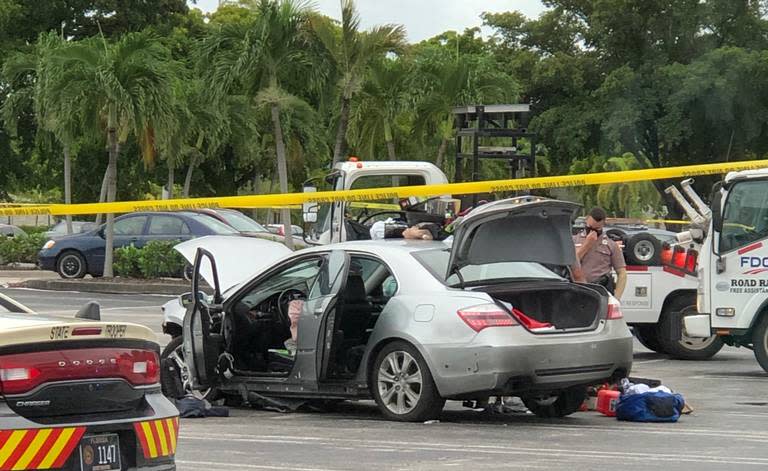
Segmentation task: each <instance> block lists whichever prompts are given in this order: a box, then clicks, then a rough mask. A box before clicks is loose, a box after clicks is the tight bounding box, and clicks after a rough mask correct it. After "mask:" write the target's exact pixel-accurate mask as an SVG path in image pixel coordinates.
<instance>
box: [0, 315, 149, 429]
mask: <svg viewBox="0 0 768 471" xmlns="http://www.w3.org/2000/svg"><path fill="white" fill-rule="evenodd" d="M159 368H160V364H159V346H158V344H157V342H156V338H155V335H154V333H153V332H152V331H151V330H150V329H149V328H147V327H144V326H140V325H135V324H127V323H109V322H87V321H81V320H72V321H70V320H68V319H58V318H52V317H44V316H39V315H36V314H3V315H2V316H0V391H1V393H2V395H3V397H4V398H5V400H6V402H7V403H8V406H9V407H10V408H11V409H12V410H13V411H14V412H16V413H17V414H19V415H21V416H23V417H26V418H28V419H30V420H34V421H36V422H39V423H47V424H54V423H63V422H76V421H85V420H109V419H118V418H127V417H142V416H144V415H148V414H151V408H150V407H149V405H148V404H147V403H146V400H145V397H144V395H145V391H146V388H158V387H159Z"/></svg>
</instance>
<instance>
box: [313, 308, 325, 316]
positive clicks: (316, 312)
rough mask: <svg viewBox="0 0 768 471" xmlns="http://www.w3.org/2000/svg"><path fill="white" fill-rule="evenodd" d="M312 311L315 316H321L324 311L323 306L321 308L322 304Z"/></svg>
mask: <svg viewBox="0 0 768 471" xmlns="http://www.w3.org/2000/svg"><path fill="white" fill-rule="evenodd" d="M313 312H314V313H315V315H316V316H322V315H323V313H324V312H325V308H323V307H322V306H320V307H316V308H315V310H314V311H313Z"/></svg>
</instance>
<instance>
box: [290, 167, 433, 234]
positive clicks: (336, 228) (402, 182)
mask: <svg viewBox="0 0 768 471" xmlns="http://www.w3.org/2000/svg"><path fill="white" fill-rule="evenodd" d="M326 183H327V184H329V185H330V189H332V190H334V191H342V190H362V189H374V188H391V187H401V186H418V185H439V184H444V183H448V178H447V177H446V176H445V174H444V173H443V172H442V171H441V170H440V169H439V168H437V167H436V166H435V165H433V164H431V163H429V162H407V161H402V162H401V161H390V162H375V161H372V162H368V161H361V160H359V159H357V158H355V157H352V158H350V159H349V160H348V161H347V162H339V163H338V164H336V165H335V166H334V169H333V172H331V173H330V174H329V175H328V176H327V177H326ZM304 191H305V192H313V191H317V189H316V187H314V186H310V185H306V184H305V186H304ZM400 212H401V209H400V207H399V206H398V205H397V195H394V194H393V197H392V198H388V199H381V200H375V201H365V202H346V201H336V202H334V203H321V204H317V203H306V204H304V208H303V213H304V222H307V223H313V226H312V228H311V230H310V231H309V233H308V234H307V240H308V241H309V242H311V243H315V244H330V243H334V242H343V241H346V240H356V239H358V238H367V237H365V234H367V233H368V232H367V231H368V229H369V228H370V226H371V225H372V224H373V223H374V222H376V221H379V220H382V219H386V218H388V217H392V216H394V215H397V214H400Z"/></svg>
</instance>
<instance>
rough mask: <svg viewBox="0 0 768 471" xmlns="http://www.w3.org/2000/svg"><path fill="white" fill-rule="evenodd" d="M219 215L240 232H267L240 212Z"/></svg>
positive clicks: (227, 212) (226, 212)
mask: <svg viewBox="0 0 768 471" xmlns="http://www.w3.org/2000/svg"><path fill="white" fill-rule="evenodd" d="M219 215H220V216H221V217H222V218H224V220H225V221H227V224H229V225H230V226H232V227H234V228H235V229H236V230H238V231H240V232H269V231H267V229H266V228H265V227H264V226H262V225H261V224H259V223H258V222H256V221H254V220H253V219H251V218H249V217H248V216H246V215H245V214H242V213H240V212H237V211H232V212H230V211H221V212H220V213H219Z"/></svg>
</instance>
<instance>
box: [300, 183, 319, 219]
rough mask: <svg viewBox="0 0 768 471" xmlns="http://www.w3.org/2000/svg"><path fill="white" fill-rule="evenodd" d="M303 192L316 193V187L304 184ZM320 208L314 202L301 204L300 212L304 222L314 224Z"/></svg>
mask: <svg viewBox="0 0 768 471" xmlns="http://www.w3.org/2000/svg"><path fill="white" fill-rule="evenodd" d="M304 193H317V187H316V186H312V185H305V186H304ZM319 208H320V205H318V204H317V203H315V202H307V203H304V204H302V205H301V214H302V218H303V219H304V222H305V223H308V224H314V223H316V222H317V212H318V210H319Z"/></svg>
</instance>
